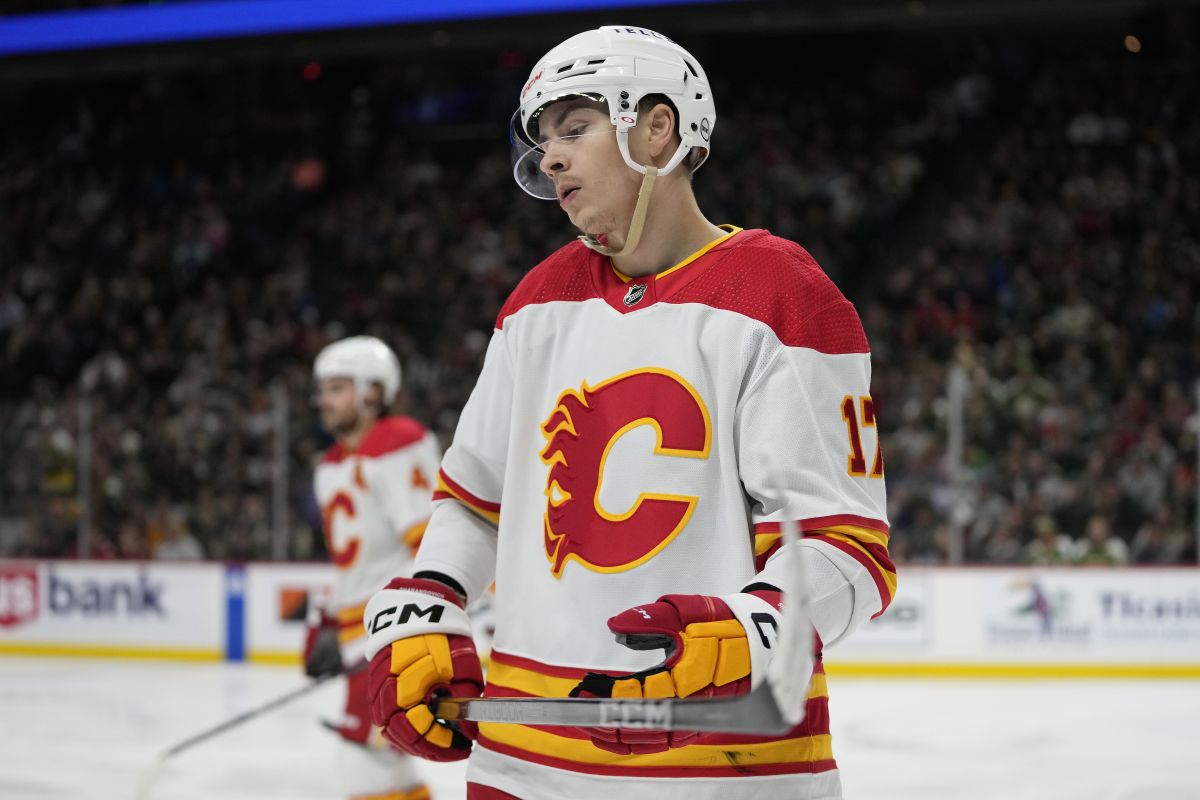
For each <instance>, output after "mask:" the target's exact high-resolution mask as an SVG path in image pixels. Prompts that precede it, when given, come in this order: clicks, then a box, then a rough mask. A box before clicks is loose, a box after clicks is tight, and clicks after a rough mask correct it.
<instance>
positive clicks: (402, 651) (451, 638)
mask: <svg viewBox="0 0 1200 800" xmlns="http://www.w3.org/2000/svg"><path fill="white" fill-rule="evenodd" d="M363 625H364V626H365V627H366V629H367V660H368V661H369V662H370V666H369V667H368V669H367V691H368V701H369V705H370V709H371V721H372V722H373V723H375V724H376V725H378V726H379V727H381V728H382V729H383V736H384V738H385V739H387V740H388V741H389V742H391V744H392V745H393V746H394V747H396V748H397V749H399V750H403V751H404V752H406V753H410V754H412V755H415V756H420V757H422V758H427V759H429V760H431V761H458V760H459V759H463V758H466V757H467V755H468V754H470V752H471V740H472V739H474V738H475V736H476V735H477V728H476V726H475V725H474V724H473V723H470V722H466V721H461V722H455V723H452V724H448V723H446V722H442V721H439V720H437V719H435V718H434V716H433V712H432V711H431V710H430V703H432V702H433V701H434V700H435V699H436V698H437V697H441V696H450V697H478V696H479V695H480V694H482V693H483V671H482V668H481V666H480V663H479V656H478V654H476V652H475V642H474V640H473V639H472V638H471V624H470V621H469V620H468V619H467V613H466V612H465V611H464V610H463V606H462V602H461V601H460V600H459V598H458V595H456V594H455V593H454V591H453V590H451V589H450V588H449V587H447V586H445V585H443V584H441V583H439V582H437V581H432V580H425V579H421V578H395V579H393V580H392V582H391V583H389V584H388V585H387V588H385V589H384V590H383V591H380V592H377V593H376V594H375V596H374V597H372V598H371V600H370V602H369V603H367V608H366V612H365V613H364V616H363Z"/></svg>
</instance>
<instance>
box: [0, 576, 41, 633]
mask: <svg viewBox="0 0 1200 800" xmlns="http://www.w3.org/2000/svg"><path fill="white" fill-rule="evenodd" d="M37 614H38V575H37V567H15V566H13V567H3V566H0V628H12V627H15V626H17V625H24V624H25V623H26V622H32V621H33V620H35V619H37Z"/></svg>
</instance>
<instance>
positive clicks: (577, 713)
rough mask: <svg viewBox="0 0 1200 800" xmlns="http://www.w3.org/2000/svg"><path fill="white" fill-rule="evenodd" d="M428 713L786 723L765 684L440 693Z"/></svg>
mask: <svg viewBox="0 0 1200 800" xmlns="http://www.w3.org/2000/svg"><path fill="white" fill-rule="evenodd" d="M434 715H435V716H436V717H438V718H440V719H445V720H457V719H465V720H471V721H473V722H507V723H515V724H521V725H575V726H581V727H598V728H635V729H646V728H652V729H656V730H687V731H701V732H706V733H709V732H711V733H718V732H724V733H752V734H773V733H784V732H785V731H787V730H788V728H789V727H790V726H789V725H788V723H787V722H786V721H784V719H783V718H782V717H781V716H780V714H779V710H778V708H777V707H776V705H775V700H774V698H773V697H772V695H771V691H770V689H769V688H768V686H767V685H766V683H763V684H762V685H761V686H759V687H758V688H757V689H755V690H754V691H753V692H750V693H749V694H745V695H740V696H737V697H722V698H714V699H705V700H689V699H678V698H668V699H663V700H629V699H617V700H611V699H597V698H566V697H545V698H543V697H519V698H510V697H474V698H444V699H441V700H439V701H438V702H437V704H436V707H435V711H434Z"/></svg>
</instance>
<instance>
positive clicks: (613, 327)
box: [365, 26, 896, 800]
mask: <svg viewBox="0 0 1200 800" xmlns="http://www.w3.org/2000/svg"><path fill="white" fill-rule="evenodd" d="M715 123H716V111H715V106H714V103H713V98H712V94H711V91H710V89H709V85H708V81H707V79H706V78H705V73H704V71H703V70H702V69H701V67H700V64H699V62H698V61H697V60H696V59H695V58H693V57H692V56H691V55H690V54H689V53H688V52H687V51H685V50H684V49H683V48H681V47H679V46H678V45H677V44H675V43H673V42H671V41H670V40H669V39H667V38H666V37H664V36H662V35H661V34H658V33H655V32H654V31H649V30H645V29H643V28H633V27H619V26H610V27H603V28H600V29H598V30H593V31H588V32H585V33H582V34H579V35H577V36H574V37H572V38H570V39H568V40H567V41H565V42H563V43H562V44H560V45H559V46H557V47H555V48H554V49H553V50H551V51H550V52H549V53H548V54H547V55H546V56H545V57H544V58H543V59H542V60H541V61H540V62H539V63H538V64H537V66H535V67H534V69H533V72H532V74H531V75H530V77H529V81H528V83H527V84H526V85H525V86H524V88H523V90H522V92H521V97H520V106H519V108H518V110H517V113H516V114H515V116H514V117H513V121H512V130H511V137H512V141H513V143H514V150H515V152H514V157H515V169H514V174H515V177H516V179H517V181H518V183H519V184H520V185H521V187H522V188H523V189H525V190H526V191H527V192H528V193H530V194H532V195H533V196H535V197H540V198H546V199H554V200H557V201H558V202H559V204H560V205H561V206H562V208H563V210H564V211H565V212H566V214H567V216H568V217H569V219H570V220H571V222H572V223H573V224H574V225H575V226H576V227H577V228H578V229H579V230H580V231H581V232H582V234H583V236H581V237H580V239H581V240H580V241H578V242H572V243H571V244H568V245H567V246H565V247H563V248H562V249H560V250H558V251H557V252H555V253H553V254H552V255H551V256H550V257H549V258H547V259H546V260H545V261H544V262H543V263H541V264H540V265H538V266H537V267H536V268H534V269H533V271H532V272H530V273H529V274H528V275H527V276H526V277H525V279H524V280H523V281H522V282H521V284H520V285H519V286H518V287H517V289H516V290H515V291H514V292H513V293H512V295H511V296H510V297H509V298H508V300H507V302H506V303H505V305H504V307H503V309H502V311H501V312H500V315H499V318H498V319H497V321H496V326H495V331H494V333H493V336H492V339H491V343H490V345H489V348H488V351H487V354H486V357H485V361H484V366H483V372H482V374H481V375H480V377H479V382H478V384H477V385H476V387H475V390H474V392H473V393H472V395H471V397H470V399H469V401H468V402H467V405H466V407H465V408H464V410H463V413H462V417H461V420H460V422H459V426H458V429H457V432H456V435H455V439H454V444H453V446H452V447H451V448H450V449H449V450H448V451H447V453H446V456H445V458H444V460H443V462H442V467H441V471H440V473H439V476H438V487H437V491H436V493H435V495H434V497H435V505H434V511H433V515H432V518H431V521H430V525H429V530H428V532H427V534H426V537H425V540H424V542H423V543H422V545H421V549H420V552H419V553H418V556H417V562H416V565H415V568H414V569H415V572H414V577H413V578H411V579H409V578H400V579H396V580H393V581H392V582H391V584H389V586H388V588H387V589H385V590H384V591H381V592H380V593H378V594H377V595H375V597H373V598H372V599H371V601H370V603H369V604H368V606H367V613H366V617H365V619H366V621H367V624H368V630H369V631H370V633H369V636H368V646H367V657H368V658H369V659H371V664H370V667H369V690H370V692H371V711H372V718H373V719H374V720H375V722H376V723H378V724H380V725H382V726H384V735H385V736H386V737H387V738H388V739H389V740H390V741H391V742H392V743H393V744H394V745H395V746H396V747H398V748H400V749H402V750H404V751H406V752H410V753H414V754H417V755H421V756H424V757H425V758H431V759H435V760H451V759H459V758H465V757H467V755H468V753H470V763H469V765H468V771H467V779H468V797H469V798H475V800H487V799H490V798H510V797H519V798H526V800H550V799H551V798H595V797H604V796H609V795H610V794H612V793H619V795H620V797H622V798H623V800H629V799H631V798H650V797H653V798H655V800H684V798H686V799H687V800H703V799H705V798H712V799H714V800H715V798H721V800H739V798H777V797H779V798H782V797H787V798H836V797H840V796H841V787H840V781H839V777H838V772H837V769H836V766H835V763H834V760H833V753H832V750H831V745H830V737H829V717H828V705H827V704H828V698H827V692H826V682H825V675H824V670H823V667H822V664H821V660H820V656H819V654H818V656H817V658H816V659H815V664H814V667H813V670H812V674H811V675H807V674H806V675H801V676H799V678H800V679H801V680H803V681H806V682H807V685H808V687H809V690H808V701H807V715H806V717H805V719H804V720H803V722H802V723H801V724H800V725H799V726H798V727H796V728H794V729H793V730H791V731H790V732H789V733H787V734H786V735H784V736H765V737H763V736H743V735H737V736H734V735H725V734H702V735H701V734H688V733H686V732H671V733H667V732H664V731H636V730H611V729H587V730H580V729H573V728H566V727H558V728H555V727H536V728H535V727H526V726H520V725H511V724H504V725H493V724H480V725H477V726H476V725H474V724H470V723H455V724H454V725H448V724H446V723H445V722H443V721H439V720H437V719H435V718H434V717H433V716H432V714H431V711H430V707H429V706H428V705H427V703H428V702H429V700H430V698H431V697H433V696H434V695H436V694H437V693H439V692H444V693H448V694H452V695H456V696H470V695H473V694H474V693H476V692H478V691H479V690H480V689H481V688H483V689H484V690H485V693H486V694H488V695H493V696H510V697H512V696H558V697H565V696H567V695H571V694H573V695H575V696H606V695H607V696H613V697H643V696H644V697H671V696H691V697H711V696H714V695H723V694H732V693H740V692H745V691H747V690H749V689H750V688H751V687H752V686H753V685H756V684H757V683H758V682H759V681H761V680H763V677H764V674H765V672H766V670H767V665H768V663H769V662H770V659H771V657H772V653H773V648H774V646H775V644H776V642H775V637H774V631H775V630H778V623H779V619H778V614H779V607H780V591H779V587H780V586H781V585H786V579H787V578H788V577H790V576H791V575H792V574H795V573H796V572H798V571H800V570H802V571H803V574H804V577H805V582H806V586H807V593H808V600H809V604H810V622H811V624H812V626H813V628H814V629H815V632H816V634H817V636H818V637H819V641H820V642H823V643H824V646H826V647H827V646H831V645H833V644H835V643H836V642H838V641H839V640H841V639H842V638H844V637H845V636H847V635H848V634H849V633H850V632H851V631H852V630H853V629H854V628H855V627H856V626H857V625H859V624H860V623H861V622H863V621H864V620H867V619H869V618H871V617H873V616H877V615H878V614H880V613H882V611H883V609H884V608H886V606H887V605H888V603H889V602H890V600H891V598H892V595H893V593H894V591H895V585H896V576H895V569H894V567H893V566H892V563H891V561H890V560H889V558H888V554H887V543H888V524H887V519H886V512H885V503H884V485H883V460H882V457H881V455H880V451H879V435H878V429H877V426H876V422H875V419H876V418H875V409H874V405H873V403H872V400H871V396H870V369H871V367H870V354H869V350H868V347H867V340H866V336H865V335H864V333H863V329H862V326H861V324H860V322H859V319H858V316H857V314H856V313H855V310H854V307H853V306H852V305H851V304H850V303H849V302H848V301H847V300H846V299H845V298H844V297H843V296H842V295H841V293H840V292H839V291H838V289H837V288H836V287H835V286H834V285H833V283H832V282H831V281H830V280H829V279H828V278H827V277H826V275H825V274H824V273H823V272H822V271H821V269H820V267H818V266H817V264H816V263H815V262H814V261H813V259H812V257H811V256H810V255H809V254H808V253H807V252H806V251H805V250H804V249H803V248H801V247H800V246H799V245H796V244H794V243H792V242H789V241H785V240H783V239H779V238H777V237H775V236H772V235H771V234H770V233H768V232H767V231H764V230H742V229H740V228H737V227H734V226H728V225H726V226H716V225H714V224H712V223H711V222H709V221H708V220H707V219H706V218H705V217H704V216H703V214H702V213H701V211H700V209H699V207H698V206H697V203H696V200H695V198H694V196H693V193H692V186H691V176H692V173H693V172H695V170H696V169H697V168H699V167H700V165H701V164H702V163H703V162H704V160H705V158H706V157H707V155H708V153H709V150H710V147H711V139H712V135H713V130H714V127H715ZM780 487H782V488H780ZM786 519H791V520H795V521H797V522H798V523H799V525H800V527H801V528H802V530H803V531H805V533H806V537H805V538H804V539H802V540H801V541H800V542H799V543H798V546H796V547H794V548H792V547H789V548H786V549H781V547H780V538H781V535H780V528H781V521H782V520H786ZM493 577H494V579H495V582H496V603H497V605H496V630H495V639H494V642H493V651H492V657H491V663H490V666H489V668H488V676H487V683H486V687H484V686H483V680H482V677H481V670H480V665H479V660H478V658H477V657H476V654H475V652H474V649H473V645H472V643H471V640H470V637H469V628H468V626H467V621H466V617H465V615H464V613H463V611H462V607H463V605H464V602H466V601H469V600H473V599H474V598H475V597H477V596H478V595H479V594H480V592H482V591H483V590H484V588H485V587H487V586H488V584H489V583H491V582H492V580H493ZM372 623H374V624H372ZM614 634H615V638H614ZM664 649H665V651H666V658H665V659H664V657H663V652H662V651H663V650H664Z"/></svg>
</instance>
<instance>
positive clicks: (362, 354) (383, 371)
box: [313, 336, 400, 408]
mask: <svg viewBox="0 0 1200 800" xmlns="http://www.w3.org/2000/svg"><path fill="white" fill-rule="evenodd" d="M313 378H314V379H315V380H317V381H323V380H326V379H328V378H349V379H351V380H353V381H354V395H355V397H354V399H355V403H357V404H358V406H359V407H360V408H361V407H362V405H363V403H364V402H365V400H366V396H367V390H368V389H370V388H371V384H373V383H378V384H379V385H380V387H381V388H382V393H383V394H382V400H383V406H384V407H385V408H386V407H387V406H390V405H391V404H392V402H393V401H394V400H395V399H396V392H397V391H399V390H400V361H399V360H398V359H397V358H396V354H395V353H393V352H392V348H390V347H388V346H387V345H386V344H384V343H383V342H382V341H380V340H379V339H376V338H375V337H374V336H351V337H349V338H346V339H342V340H340V341H337V342H334V343H333V344H331V345H327V346H326V347H325V349H323V350H322V351H321V352H320V353H318V354H317V360H316V361H315V362H314V363H313Z"/></svg>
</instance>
